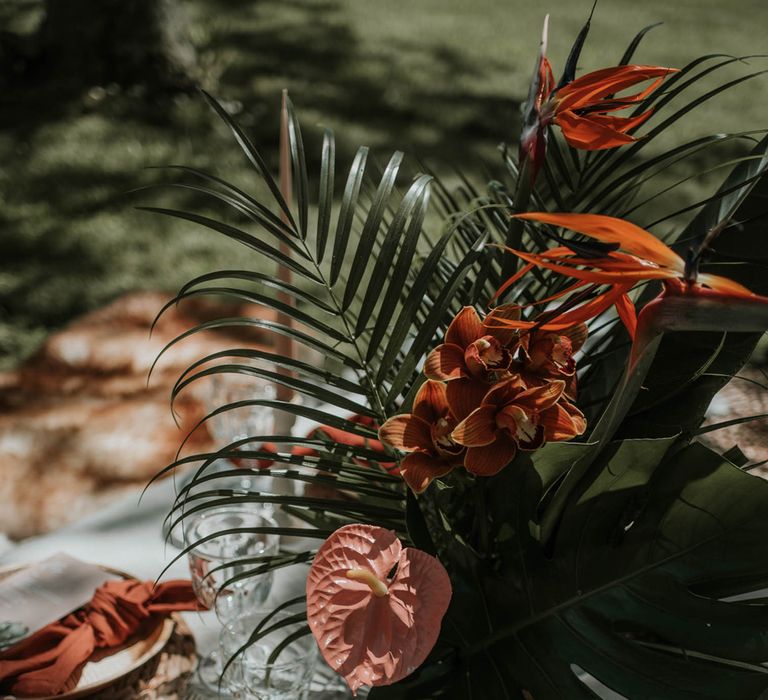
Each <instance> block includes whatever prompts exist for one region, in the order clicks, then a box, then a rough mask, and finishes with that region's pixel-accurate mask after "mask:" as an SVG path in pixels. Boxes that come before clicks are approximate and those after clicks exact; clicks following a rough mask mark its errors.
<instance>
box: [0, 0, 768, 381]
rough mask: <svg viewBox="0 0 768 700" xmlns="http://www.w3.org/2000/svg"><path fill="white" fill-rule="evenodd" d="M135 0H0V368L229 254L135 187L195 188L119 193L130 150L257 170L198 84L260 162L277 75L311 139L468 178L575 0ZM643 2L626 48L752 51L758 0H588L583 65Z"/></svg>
mask: <svg viewBox="0 0 768 700" xmlns="http://www.w3.org/2000/svg"><path fill="white" fill-rule="evenodd" d="M141 6H147V3H144V2H138V0H125V1H124V2H122V3H119V4H117V3H115V2H114V0H49V2H48V3H46V2H45V1H44V0H4V2H3V3H1V4H0V69H1V70H0V75H2V78H0V89H2V95H3V99H2V102H3V107H2V110H0V227H1V230H2V232H1V233H0V235H1V236H2V238H1V239H0V240H2V248H1V250H2V254H1V255H0V368H9V367H12V366H14V365H15V364H17V363H18V362H19V361H20V360H22V359H23V358H24V357H26V356H28V355H29V354H30V353H31V352H33V351H34V349H35V348H36V347H37V346H38V345H39V343H40V342H41V341H42V339H43V338H44V337H45V336H46V334H47V333H48V332H50V330H51V329H54V328H56V327H59V326H61V325H62V324H63V323H65V322H66V321H67V320H68V319H70V318H72V317H74V316H76V315H78V314H81V313H83V312H85V311H87V310H89V309H93V308H95V307H97V306H99V305H101V304H104V303H106V302H108V301H110V300H111V299H113V298H114V297H116V296H117V295H119V294H121V293H123V292H125V291H128V290H132V289H141V288H148V289H174V288H176V287H177V286H178V285H179V284H181V283H182V282H184V281H186V280H187V279H188V278H190V277H191V276H193V275H194V274H197V273H199V272H202V271H205V270H208V269H211V268H212V267H214V266H227V265H231V264H232V263H233V262H234V261H236V260H238V258H239V257H240V255H241V254H240V252H239V251H238V250H236V249H235V248H233V247H232V246H230V245H227V244H226V243H225V242H222V241H221V240H220V239H219V237H218V236H216V235H215V234H213V233H211V232H208V231H206V230H203V229H199V228H197V227H194V226H192V225H189V224H184V223H182V222H175V221H173V220H170V219H167V218H163V217H158V216H155V215H151V214H147V213H143V212H139V211H136V210H135V209H134V206H135V205H136V204H137V203H142V204H158V203H163V204H167V203H169V202H174V203H182V204H185V205H190V203H192V204H194V205H195V206H197V207H198V208H200V207H203V208H205V207H206V206H208V205H207V204H206V203H201V202H198V201H193V200H191V199H190V197H189V195H183V194H178V193H168V192H161V193H155V192H143V193H131V192H130V191H131V190H133V189H135V188H137V187H140V186H143V185H147V184H149V183H151V182H155V181H157V180H158V179H159V178H161V177H162V175H161V174H160V173H159V172H158V171H155V170H145V168H146V167H147V166H154V165H162V164H171V163H178V164H187V165H193V166H195V167H198V168H201V169H205V170H210V171H211V172H214V173H216V174H218V175H220V176H222V177H225V178H227V179H230V180H233V181H235V182H237V183H238V184H239V185H240V186H242V187H245V188H249V187H251V188H252V187H253V186H254V185H253V181H252V178H251V177H250V173H249V170H248V165H247V163H246V161H245V159H244V158H243V157H242V155H241V153H240V152H239V150H238V149H237V147H236V145H235V144H234V142H233V141H232V139H231V137H230V135H229V133H228V132H227V131H226V129H225V128H224V127H223V126H222V124H220V123H219V121H218V120H217V118H216V117H215V115H213V113H212V112H211V111H210V110H209V109H208V107H207V106H206V105H205V104H204V103H203V100H202V99H201V97H200V96H199V95H198V94H197V93H196V92H195V85H202V86H204V87H205V88H206V89H208V90H209V91H211V92H212V93H213V94H214V95H216V96H218V97H219V98H220V99H222V100H224V101H225V104H226V107H227V109H228V110H229V111H230V112H232V113H233V114H235V115H236V116H237V118H238V119H239V120H240V122H241V123H242V124H243V126H245V127H247V128H248V129H249V130H250V131H251V132H252V134H253V138H254V141H255V142H256V143H257V144H258V145H259V146H260V147H261V148H262V150H263V152H264V153H265V155H266V156H267V157H268V160H269V161H270V162H271V163H274V162H275V156H276V141H277V139H276V136H277V123H278V107H279V95H280V89H281V88H283V87H287V88H289V90H290V93H291V95H292V98H293V101H294V103H295V105H296V107H297V109H298V111H299V114H300V116H301V117H302V121H303V124H304V130H305V142H306V145H307V147H308V149H309V150H310V151H313V152H314V153H318V154H319V139H318V134H317V129H315V128H314V127H316V126H320V125H322V126H329V127H331V128H333V129H334V131H335V133H336V136H337V139H338V152H337V155H338V157H339V159H340V160H341V162H342V167H343V165H344V164H346V163H348V162H349V161H350V160H351V157H352V154H353V150H354V149H355V148H356V147H357V145H359V144H367V145H371V146H373V147H374V149H375V153H377V154H379V155H380V157H382V158H383V157H385V156H386V153H387V151H390V150H391V149H394V148H401V149H405V150H406V151H407V152H409V153H412V154H415V155H417V156H418V157H420V158H423V159H425V160H426V161H428V162H429V163H430V165H432V166H433V167H435V169H436V170H438V171H441V172H450V167H451V165H456V166H458V167H460V168H461V169H462V171H463V172H465V173H466V174H467V175H469V176H471V177H475V178H477V179H482V178H484V177H485V173H486V167H485V166H484V163H485V164H488V163H494V162H495V161H496V152H497V145H498V144H499V143H500V142H502V141H514V140H515V138H516V135H517V129H518V115H519V103H520V100H521V99H522V98H523V97H524V95H525V93H526V90H527V82H528V79H529V75H530V71H531V68H532V66H533V61H534V57H535V54H536V51H537V47H538V41H539V34H540V27H541V23H542V20H543V16H544V13H545V12H550V13H551V15H552V17H551V23H550V50H549V54H550V58H551V60H552V63H553V65H554V66H555V70H556V72H557V71H558V70H559V67H561V66H562V64H563V61H564V58H565V55H566V53H567V50H568V48H569V47H570V44H571V43H572V41H573V39H574V37H575V35H576V33H577V32H578V30H579V28H580V26H581V25H582V23H583V21H584V19H585V18H586V16H587V14H588V12H589V9H590V7H591V0H556V1H554V2H550V3H548V4H542V3H532V2H525V3H524V2H519V1H516V0H474V1H473V2H467V1H466V0H419V2H412V1H411V2H407V1H405V0H387V1H386V2H381V0H378V1H377V0H255V1H253V2H243V1H237V0H186V1H184V2H181V1H180V0H179V2H171V0H156V2H154V3H153V2H152V0H150V1H149V3H148V6H149V7H150V8H151V9H150V10H148V11H149V12H150V14H151V19H152V21H153V22H155V21H157V26H155V25H154V24H150V23H148V22H147V19H146V17H144V16H142V12H143V11H144V10H142V7H141ZM657 21H663V22H664V25H663V26H661V27H658V28H656V29H654V30H653V32H651V33H650V34H649V35H648V36H647V37H646V38H645V40H644V41H643V43H642V44H641V47H640V49H639V51H638V53H637V54H636V56H635V62H637V63H649V64H654V65H666V66H676V67H679V66H683V65H685V64H686V63H687V62H689V61H690V60H692V59H694V58H695V57H697V56H699V55H702V54H705V53H710V52H718V53H719V52H722V53H729V54H737V55H741V54H755V53H760V52H761V51H763V50H764V49H765V42H766V39H765V28H766V27H767V26H768V3H765V2H764V0H732V1H731V2H728V3H724V2H719V1H718V2H716V1H715V0H676V1H675V2H670V1H669V0H646V1H645V2H637V1H636V0H605V1H604V2H601V3H600V4H599V6H598V8H597V10H596V13H595V18H594V21H593V25H592V31H591V34H590V37H589V40H588V43H587V47H586V49H585V51H584V53H583V54H582V60H581V66H580V68H581V69H582V70H591V69H594V68H599V67H604V66H607V65H613V64H615V63H617V62H618V60H619V58H620V57H621V55H622V53H623V51H624V49H625V47H626V45H627V44H628V43H629V41H630V40H631V39H632V37H633V36H634V34H635V33H636V32H637V31H638V30H639V29H641V28H642V27H643V26H645V25H648V24H651V23H653V22H657ZM158 27H159V28H158ZM166 54H167V55H166ZM168 55H169V56H170V62H169V60H167V59H168ZM169 65H170V68H169ZM761 67H765V64H764V62H761V61H760V59H755V60H753V61H750V65H744V64H741V65H738V66H735V67H734V68H733V70H731V71H730V72H728V73H723V74H720V75H718V76H717V78H716V79H715V80H714V81H712V82H709V83H707V84H706V86H703V87H702V88H701V89H702V91H703V90H704V89H705V87H706V88H712V87H714V86H715V85H716V84H717V83H719V82H722V81H725V80H727V79H729V78H733V77H736V76H737V75H739V74H743V73H745V72H747V71H749V70H755V69H757V68H761ZM765 94H766V81H765V80H762V81H761V80H758V81H757V82H755V81H753V82H751V83H749V84H745V85H743V86H740V87H739V88H737V89H735V90H733V91H729V92H726V93H724V94H723V95H721V96H720V97H719V98H718V99H717V100H715V101H712V102H709V103H707V105H705V106H703V107H702V108H700V109H698V110H696V111H694V112H693V113H692V114H691V115H689V117H688V118H687V119H686V120H684V121H682V122H680V123H679V126H678V128H677V129H674V130H672V133H671V134H670V135H669V137H668V140H667V142H662V144H661V145H660V146H659V147H664V144H665V143H667V144H669V143H673V142H674V141H679V140H681V139H683V138H685V139H688V138H692V137H694V136H696V135H698V134H704V133H712V132H716V131H726V130H727V131H735V130H742V129H752V128H761V127H764V126H765V125H766V123H765V104H766V101H765V97H764V96H765ZM649 155H650V154H649ZM411 162H412V172H413V170H415V169H416V168H417V167H418V165H417V163H416V162H415V159H414V160H412V161H411ZM696 165H697V167H699V166H700V167H702V168H705V167H706V166H707V165H708V163H706V162H704V163H701V164H698V163H697V164H696ZM719 177H721V175H720V176H719ZM166 179H167V178H166ZM711 186H712V183H711V182H710V181H709V180H708V178H706V177H702V178H696V179H694V180H692V181H690V182H688V183H686V184H685V185H684V186H683V187H680V188H678V189H677V190H676V191H675V197H677V198H678V201H694V200H693V199H692V198H698V197H700V196H702V195H703V194H705V193H706V191H708V190H707V188H711ZM212 211H216V209H215V208H213V209H212Z"/></svg>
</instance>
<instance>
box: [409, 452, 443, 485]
mask: <svg viewBox="0 0 768 700" xmlns="http://www.w3.org/2000/svg"><path fill="white" fill-rule="evenodd" d="M452 469H453V466H452V465H451V464H449V463H448V462H445V461H443V460H441V459H438V458H437V457H432V456H431V455H428V454H426V453H425V452H411V453H410V454H409V455H407V456H406V457H405V459H403V461H402V462H401V463H400V476H402V477H403V479H404V480H405V483H406V484H408V486H409V487H410V488H411V490H412V491H414V492H415V493H423V492H424V491H425V490H426V488H427V486H429V485H430V484H431V483H432V481H433V480H434V479H438V478H439V477H441V476H445V475H446V474H448V473H449V472H450V471H451V470H452Z"/></svg>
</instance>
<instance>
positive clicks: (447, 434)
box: [379, 379, 465, 493]
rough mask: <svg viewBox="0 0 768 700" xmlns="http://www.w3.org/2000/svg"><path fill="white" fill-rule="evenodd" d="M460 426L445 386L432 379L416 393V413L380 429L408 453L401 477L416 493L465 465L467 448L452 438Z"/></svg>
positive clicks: (381, 434) (386, 439)
mask: <svg viewBox="0 0 768 700" xmlns="http://www.w3.org/2000/svg"><path fill="white" fill-rule="evenodd" d="M457 423H458V421H457V420H456V418H455V417H454V416H453V414H452V413H451V410H450V408H449V406H448V399H447V398H446V387H445V384H444V383H442V382H436V381H433V380H431V379H430V380H427V381H426V382H424V384H422V386H421V387H420V388H419V391H418V392H417V393H416V398H415V399H414V402H413V411H412V413H405V414H401V415H399V416H394V417H392V418H390V419H389V420H387V421H386V422H385V423H384V424H383V425H382V426H381V428H379V438H380V440H381V441H382V442H383V443H385V444H387V445H389V446H391V447H394V448H395V449H397V450H400V451H401V452H407V453H408V454H407V455H406V457H405V458H404V459H403V461H402V462H401V464H400V475H401V476H402V477H403V479H405V482H406V483H407V484H408V486H410V488H411V489H412V490H413V491H415V492H416V493H421V492H423V491H424V490H425V489H426V488H427V486H429V484H430V483H431V482H432V481H433V480H434V479H437V478H439V477H441V476H445V475H446V474H448V473H449V472H450V471H451V470H453V469H454V467H457V466H461V464H462V462H463V459H464V451H465V450H464V447H463V446H462V445H459V444H458V443H457V442H455V441H454V440H453V438H452V437H451V433H452V432H453V429H454V428H455V427H456V425H457Z"/></svg>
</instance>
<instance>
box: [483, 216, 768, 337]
mask: <svg viewBox="0 0 768 700" xmlns="http://www.w3.org/2000/svg"><path fill="white" fill-rule="evenodd" d="M516 218H519V219H523V220H526V221H536V222H539V223H543V224H551V225H553V226H560V227H562V228H566V229H570V230H571V231H575V232H576V233H580V234H582V235H584V236H587V237H589V238H592V239H595V240H598V241H601V242H603V243H609V244H615V245H617V246H618V249H616V250H612V251H609V252H607V253H606V254H605V255H604V256H602V257H599V258H586V257H581V256H579V255H576V254H574V253H573V251H571V250H570V249H568V248H565V247H558V248H552V249H551V250H548V251H547V252H545V253H526V252H523V251H519V250H514V249H511V248H507V250H508V251H510V252H512V253H514V254H515V255H517V256H518V257H520V258H521V259H522V260H524V261H525V262H526V263H528V264H527V265H526V266H524V267H523V268H522V269H521V270H520V271H518V273H516V274H515V275H513V277H511V278H510V279H509V280H507V282H505V283H504V286H503V287H502V289H506V288H507V287H508V286H509V285H510V283H513V282H514V281H516V280H517V279H519V278H520V276H521V275H522V274H525V272H527V271H528V270H530V269H531V267H533V266H538V267H543V268H546V269H548V270H552V271H553V272H557V273H560V274H562V275H565V276H566V277H571V278H573V279H575V280H577V282H576V287H579V286H587V285H595V286H600V285H607V286H608V291H606V292H603V293H601V294H599V295H597V296H596V297H595V298H594V299H592V300H591V301H589V302H588V303H587V304H584V305H583V306H581V307H579V308H577V309H573V310H569V311H566V312H565V313H564V314H562V315H559V316H557V317H556V318H555V319H554V320H552V321H551V322H550V323H548V324H542V326H541V327H542V328H544V329H546V328H547V327H548V326H552V325H555V326H559V325H562V324H563V323H567V322H568V321H571V320H573V319H574V318H579V320H587V319H588V318H591V317H594V316H597V315H598V314H600V313H602V312H603V311H605V310H606V309H608V308H609V307H610V306H611V305H613V304H616V305H617V309H618V312H619V315H620V317H621V318H622V320H623V321H624V323H625V325H626V326H627V328H628V330H629V331H630V334H632V335H633V336H634V330H635V328H636V325H637V319H636V318H635V311H634V306H633V305H632V302H631V301H630V300H629V299H628V297H627V296H626V292H627V291H628V290H629V289H631V288H632V287H633V286H634V285H635V284H637V283H639V282H643V281H646V280H661V282H662V283H663V285H664V293H665V294H666V295H667V296H674V295H677V296H681V295H687V296H693V297H709V298H713V297H718V298H731V299H742V300H747V299H751V300H764V299H765V298H764V297H760V296H758V295H757V294H754V293H753V292H751V291H750V290H749V289H747V288H746V287H744V286H743V285H741V284H739V283H738V282H734V281H733V280H730V279H728V278H727V277H721V276H719V275H712V274H708V273H701V272H698V270H696V269H691V266H690V265H687V264H686V262H685V260H683V258H681V257H680V256H679V255H678V254H677V253H675V251H673V250H672V249H671V248H670V247H669V246H668V245H666V244H665V243H663V242H662V241H660V240H659V239H658V238H656V237H655V236H654V235H653V234H652V233H649V232H648V231H646V230H645V229H642V228H640V227H639V226H636V225H635V224H632V223H630V222H628V221H624V220H623V219H617V218H614V217H612V216H603V215H600V214H549V213H546V212H529V213H526V214H517V215H516ZM566 291H573V287H571V288H570V289H569V290H566ZM497 323H499V324H504V325H508V326H513V327H517V328H523V327H525V328H530V327H534V326H535V325H536V322H535V321H517V322H515V321H511V320H502V319H499V320H498V321H497Z"/></svg>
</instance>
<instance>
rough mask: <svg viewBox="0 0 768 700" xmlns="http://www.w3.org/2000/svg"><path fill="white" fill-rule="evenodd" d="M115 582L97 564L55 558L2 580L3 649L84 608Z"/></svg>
mask: <svg viewBox="0 0 768 700" xmlns="http://www.w3.org/2000/svg"><path fill="white" fill-rule="evenodd" d="M113 578H117V577H116V576H114V575H113V574H109V573H107V572H106V571H104V570H103V569H100V568H99V567H98V566H96V565H95V564H86V563H85V562H82V561H79V560H77V559H74V558H73V557H70V556H68V555H66V554H55V555H54V556H52V557H49V558H48V559H44V560H43V561H41V562H38V563H36V564H31V565H29V566H26V567H24V568H23V569H21V570H20V571H17V572H16V573H13V574H11V575H9V576H7V577H5V578H3V579H0V649H2V648H5V647H8V646H10V645H12V644H16V643H17V642H19V641H21V640H22V639H24V638H25V637H27V636H28V635H30V634H32V633H33V632H35V631H36V630H38V629H40V628H41V627H45V626H46V625H47V624H49V623H51V622H54V621H55V620H58V619H60V618H62V617H64V616H65V615H68V614H69V613H71V612H72V611H73V610H77V608H80V607H82V606H83V605H85V604H86V603H87V602H88V601H89V600H91V598H92V597H93V594H94V592H95V590H96V589H97V588H98V587H99V586H100V585H101V584H102V583H104V582H105V581H108V580H109V579H113Z"/></svg>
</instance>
